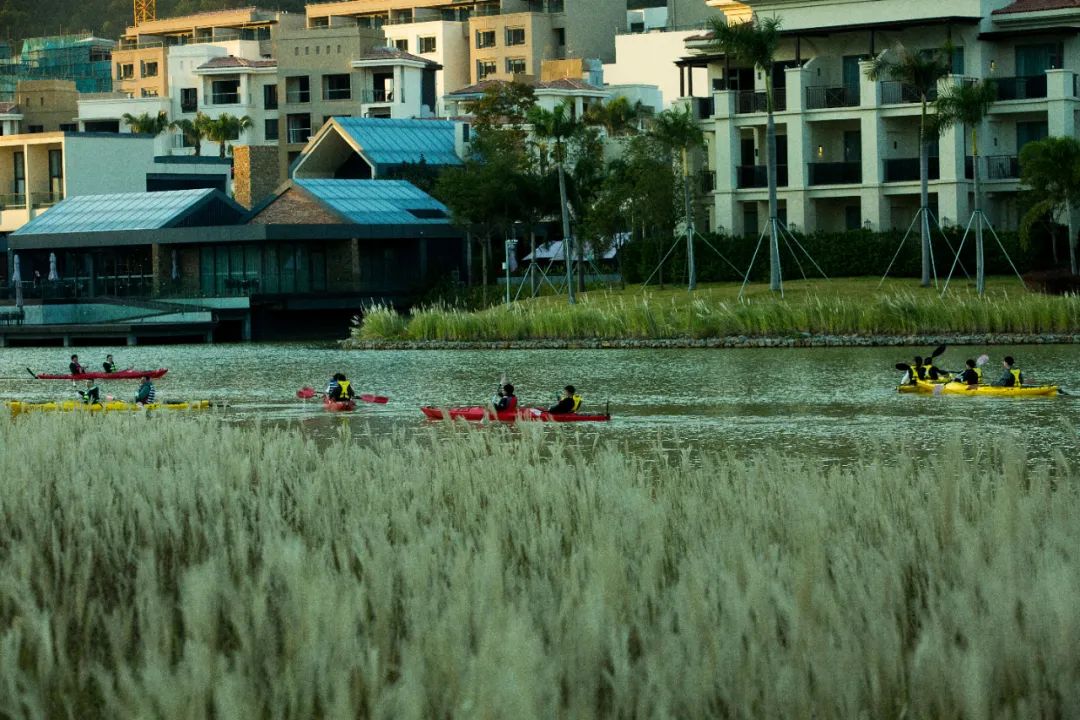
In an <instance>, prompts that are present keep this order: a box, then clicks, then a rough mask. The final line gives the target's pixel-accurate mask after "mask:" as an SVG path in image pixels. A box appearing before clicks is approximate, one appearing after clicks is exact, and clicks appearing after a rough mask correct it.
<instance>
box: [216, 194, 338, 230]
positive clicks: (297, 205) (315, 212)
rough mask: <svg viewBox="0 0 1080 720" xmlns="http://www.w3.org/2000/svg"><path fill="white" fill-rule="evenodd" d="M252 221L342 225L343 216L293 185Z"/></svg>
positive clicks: (266, 223)
mask: <svg viewBox="0 0 1080 720" xmlns="http://www.w3.org/2000/svg"><path fill="white" fill-rule="evenodd" d="M239 200H240V198H239V197H237V201H239ZM251 222H252V223H254V224H257V225H319V224H325V225H341V224H342V218H341V217H339V216H338V215H337V213H335V212H333V211H331V210H329V209H327V208H326V207H324V206H323V205H322V204H321V203H320V202H319V201H318V200H316V199H315V198H313V197H311V196H310V195H308V194H307V193H306V192H304V191H303V190H300V189H299V188H295V187H292V188H289V189H288V190H286V191H285V192H284V193H282V194H281V196H280V197H278V199H277V200H275V201H274V202H272V203H270V204H269V205H268V206H266V207H265V208H263V210H262V211H261V212H260V213H259V214H258V215H256V216H255V217H254V218H252V220H251Z"/></svg>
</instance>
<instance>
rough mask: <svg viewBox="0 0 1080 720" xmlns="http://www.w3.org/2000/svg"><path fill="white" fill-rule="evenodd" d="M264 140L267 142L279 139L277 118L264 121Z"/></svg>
mask: <svg viewBox="0 0 1080 720" xmlns="http://www.w3.org/2000/svg"><path fill="white" fill-rule="evenodd" d="M263 138H265V139H266V141H267V142H270V141H271V140H277V139H278V122H277V118H271V119H269V120H263Z"/></svg>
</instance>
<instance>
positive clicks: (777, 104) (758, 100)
mask: <svg viewBox="0 0 1080 720" xmlns="http://www.w3.org/2000/svg"><path fill="white" fill-rule="evenodd" d="M768 106H769V103H768V99H767V97H766V94H765V93H764V92H756V91H753V90H744V91H743V92H740V93H739V95H738V102H737V103H736V106H735V112H737V113H739V114H740V115H744V114H747V113H759V112H767V111H768ZM786 109H787V100H786V98H785V95H784V89H783V88H773V112H783V111H784V110H786Z"/></svg>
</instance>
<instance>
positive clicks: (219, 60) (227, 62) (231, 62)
mask: <svg viewBox="0 0 1080 720" xmlns="http://www.w3.org/2000/svg"><path fill="white" fill-rule="evenodd" d="M267 67H277V60H248V59H247V58H238V57H235V56H233V55H223V56H221V57H216V58H212V59H210V60H207V61H206V62H204V63H203V64H202V65H200V66H199V67H198V68H196V70H219V69H222V68H267Z"/></svg>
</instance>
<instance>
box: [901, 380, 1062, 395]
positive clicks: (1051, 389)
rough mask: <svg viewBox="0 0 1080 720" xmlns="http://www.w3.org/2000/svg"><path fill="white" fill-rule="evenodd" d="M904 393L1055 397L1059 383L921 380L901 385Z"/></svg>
mask: <svg viewBox="0 0 1080 720" xmlns="http://www.w3.org/2000/svg"><path fill="white" fill-rule="evenodd" d="M897 390H899V391H900V392H902V393H919V394H921V395H969V396H970V395H983V396H991V397H1054V396H1055V395H1057V394H1058V386H1057V385H1024V386H1022V387H995V386H993V385H975V386H969V385H966V384H964V383H959V382H947V383H932V382H927V381H925V380H919V381H918V382H916V383H915V384H914V385H901V386H900V387H898V388H897Z"/></svg>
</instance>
